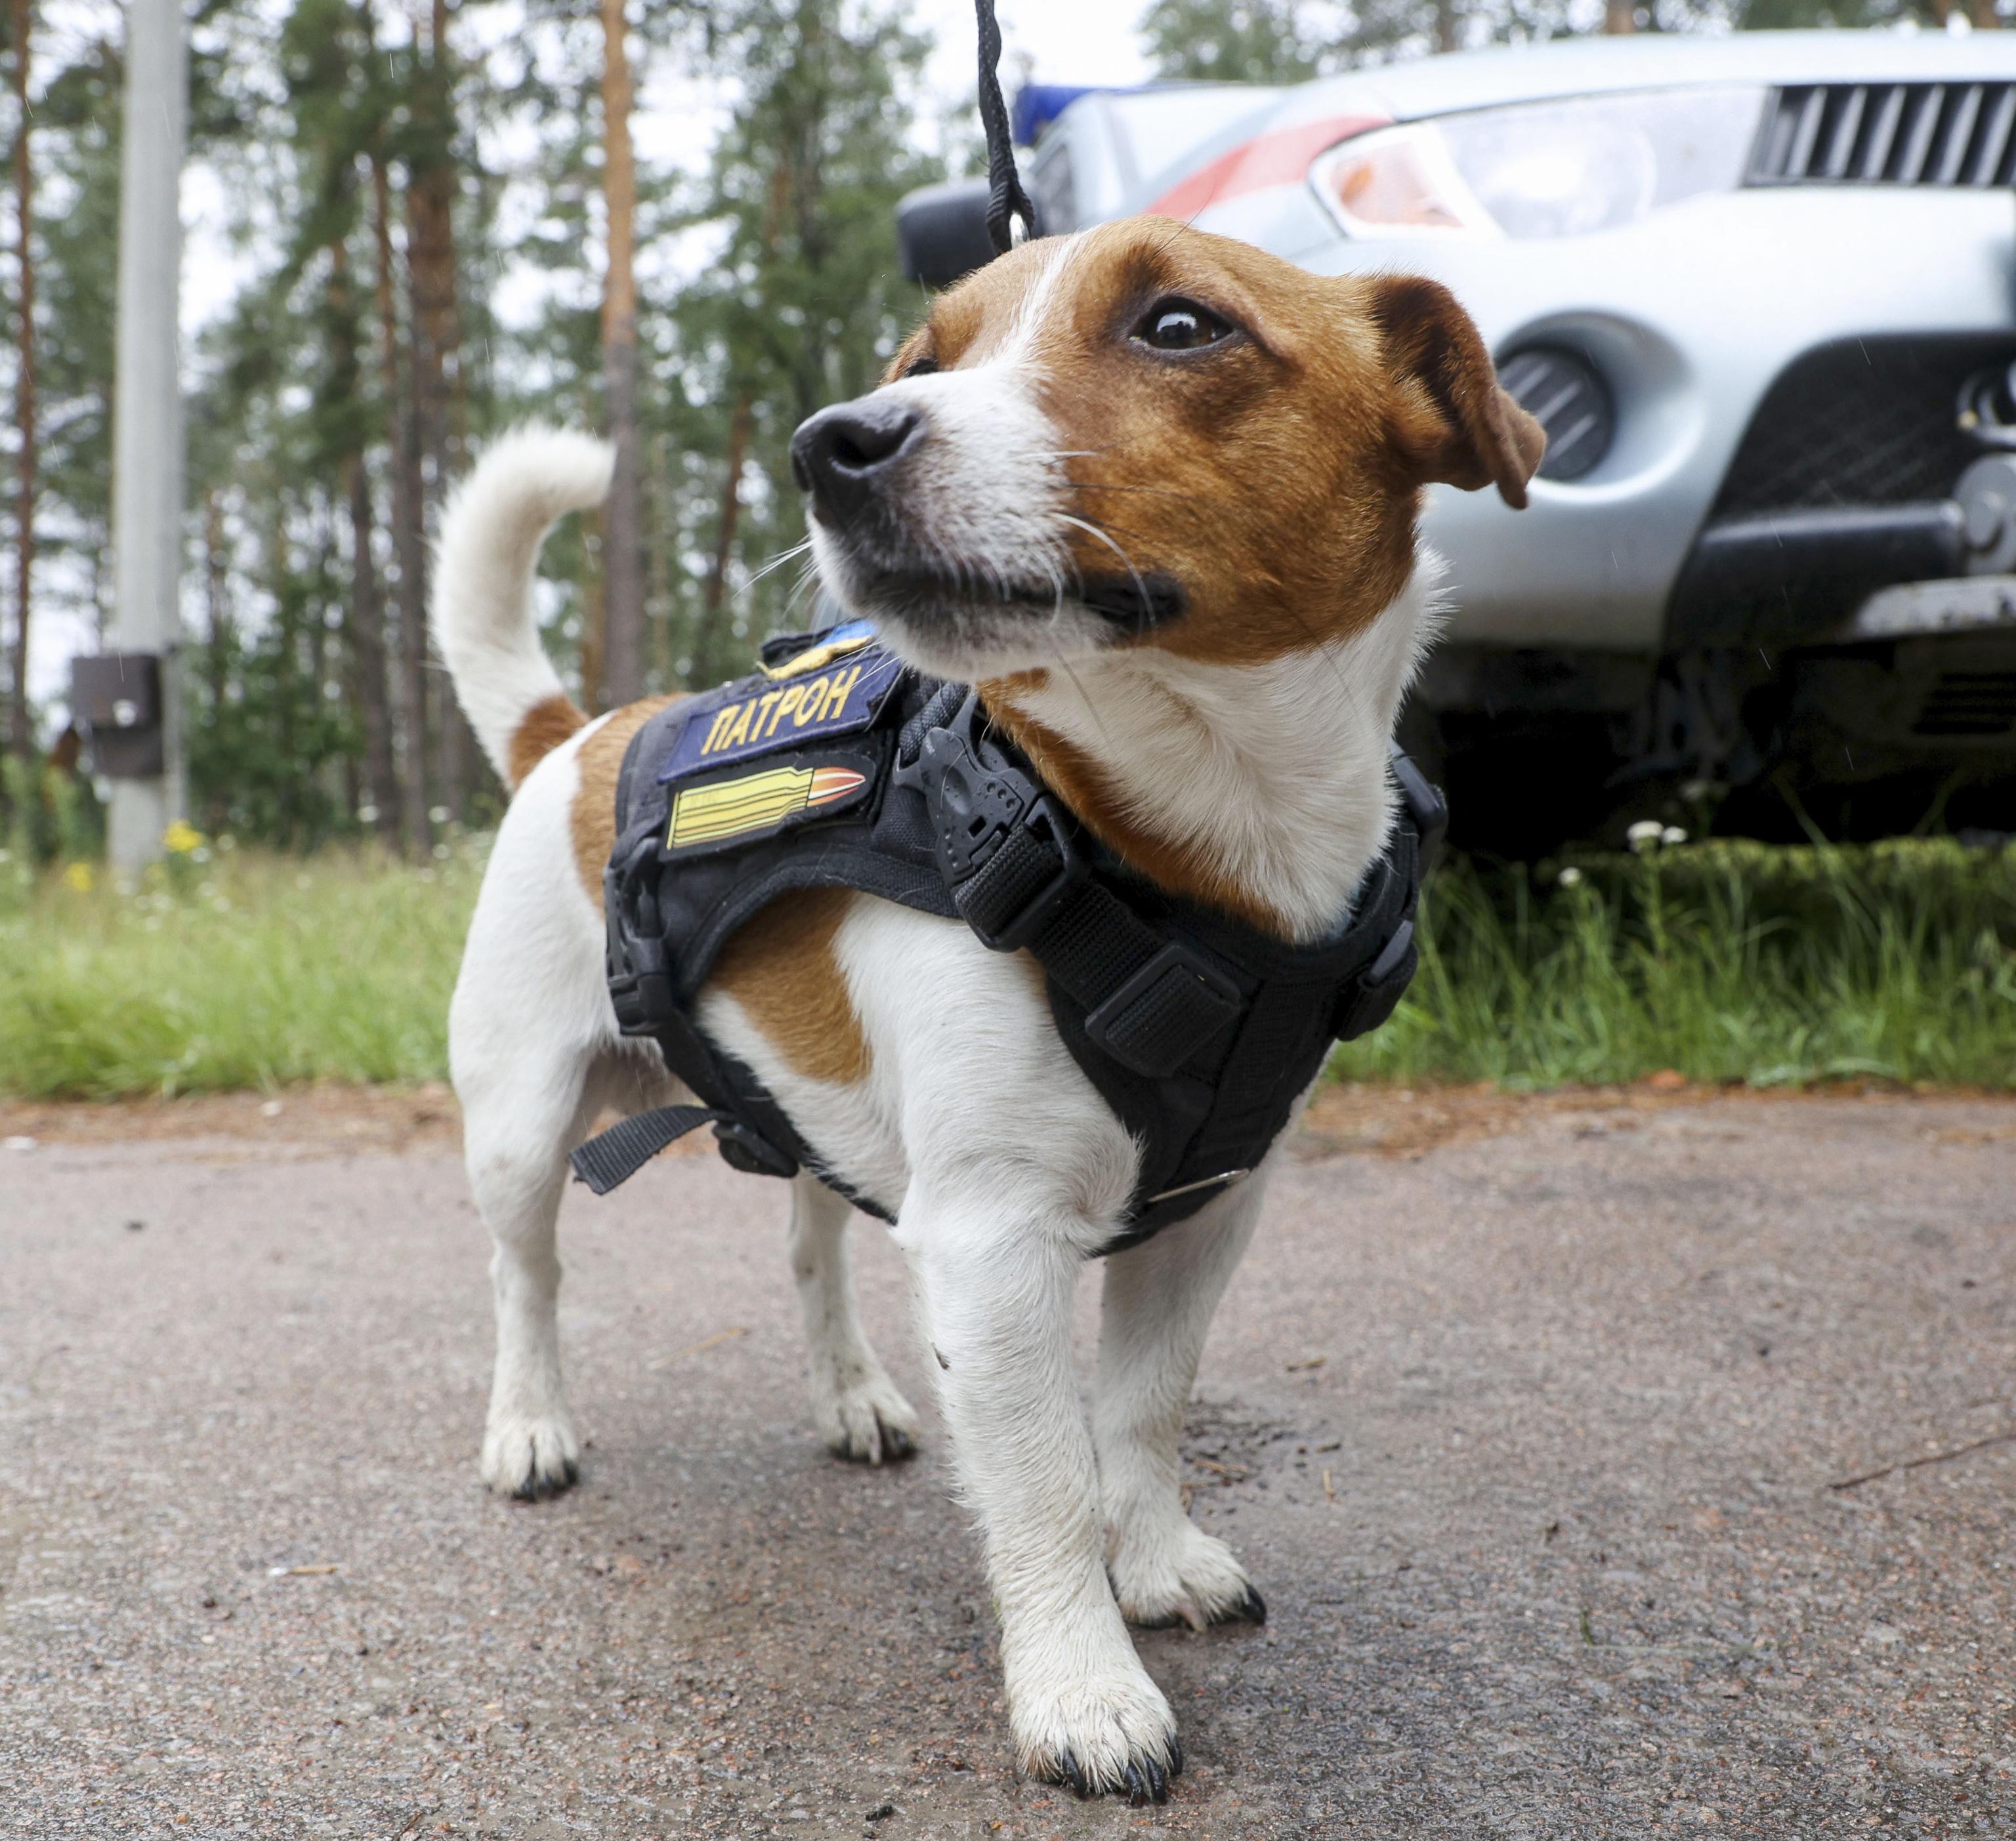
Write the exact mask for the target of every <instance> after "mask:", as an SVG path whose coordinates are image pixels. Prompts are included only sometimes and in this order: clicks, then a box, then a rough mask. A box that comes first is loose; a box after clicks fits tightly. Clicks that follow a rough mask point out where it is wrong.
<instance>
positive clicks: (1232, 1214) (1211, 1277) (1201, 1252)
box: [1093, 1173, 1267, 1630]
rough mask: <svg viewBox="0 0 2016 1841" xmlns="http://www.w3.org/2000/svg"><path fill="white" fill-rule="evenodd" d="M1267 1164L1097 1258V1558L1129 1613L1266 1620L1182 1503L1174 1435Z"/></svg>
mask: <svg viewBox="0 0 2016 1841" xmlns="http://www.w3.org/2000/svg"><path fill="white" fill-rule="evenodd" d="M1264 1182H1265V1175H1264V1173H1262V1174H1255V1175H1254V1176H1251V1177H1249V1178H1247V1180H1246V1181H1244V1182H1243V1183H1241V1184H1240V1185H1237V1187H1236V1188H1233V1190H1232V1191H1231V1192H1229V1193H1228V1194H1226V1195H1225V1196H1221V1197H1219V1199H1217V1200H1215V1201H1214V1202H1212V1203H1209V1204H1208V1205H1207V1206H1205V1207H1204V1208H1202V1209H1200V1210H1198V1211H1197V1214H1193V1215H1192V1216H1191V1217H1190V1219H1189V1220H1187V1221H1179V1222H1178V1223H1176V1224H1175V1225H1174V1226H1172V1227H1168V1228H1164V1229H1163V1230H1162V1231H1161V1232H1160V1233H1159V1234H1157V1235H1155V1236H1154V1239H1150V1240H1148V1241H1146V1242H1143V1244H1142V1245H1140V1246H1136V1247H1132V1248H1130V1249H1129V1250H1127V1251H1126V1252H1125V1253H1115V1254H1114V1255H1113V1256H1112V1257H1111V1258H1109V1259H1108V1260H1107V1262H1106V1292H1105V1300H1104V1311H1103V1318H1102V1321H1101V1323H1100V1338H1099V1384H1098V1390H1097V1393H1096V1398H1095V1402H1094V1405H1093V1440H1094V1442H1095V1443H1096V1446H1097V1448H1098V1451H1099V1474H1100V1494H1101V1496H1102V1498H1103V1501H1104V1504H1105V1508H1106V1523H1107V1567H1108V1570H1110V1571H1111V1574H1112V1577H1113V1586H1114V1593H1115V1595H1116V1596H1117V1597H1118V1599H1119V1601H1120V1609H1121V1611H1122V1612H1123V1613H1125V1615H1126V1616H1127V1619H1128V1620H1129V1622H1130V1623H1139V1624H1147V1625H1150V1626H1158V1625H1162V1624H1168V1623H1177V1622H1179V1621H1180V1622H1183V1623H1188V1624H1190V1625H1191V1626H1193V1627H1194V1628H1197V1629H1198V1630H1201V1629H1203V1628H1204V1626H1205V1625H1206V1624H1208V1623H1223V1622H1226V1621H1227V1620H1229V1619H1233V1618H1238V1617H1245V1618H1251V1619H1252V1620H1254V1621H1255V1622H1256V1623H1259V1622H1263V1621H1265V1618H1266V1615H1267V1610H1266V1606H1265V1605H1264V1604H1263V1603H1262V1601H1261V1598H1260V1595H1259V1594H1258V1592H1257V1591H1255V1590H1254V1589H1253V1586H1252V1584H1251V1581H1250V1580H1248V1579H1247V1577H1246V1572H1245V1569H1244V1567H1242V1566H1240V1563H1239V1562H1238V1561H1237V1559H1234V1558H1233V1554H1232V1550H1231V1548H1229V1547H1227V1546H1226V1544H1225V1543H1224V1542H1223V1541H1220V1540H1218V1539H1216V1538H1215V1537H1213V1536H1211V1535H1209V1534H1205V1533H1204V1531H1203V1530H1202V1529H1201V1528H1199V1527H1197V1526H1196V1525H1195V1524H1194V1523H1193V1522H1192V1521H1191V1520H1190V1517H1189V1516H1188V1515H1186V1513H1185V1512H1184V1511H1183V1494H1182V1483H1181V1479H1180V1478H1179V1476H1178V1474H1177V1464H1178V1453H1177V1449H1176V1445H1177V1440H1178V1438H1179V1436H1180V1435H1181V1433H1182V1431H1183V1408H1184V1407H1185V1405H1186V1404H1187V1403H1188V1401H1189V1399H1190V1387H1191V1385H1192V1383H1193V1382H1194V1381H1195V1380H1196V1379H1197V1358H1198V1357H1199V1355H1200V1354H1201V1353H1202V1352H1203V1349H1204V1334H1205V1332H1206V1331H1207V1330H1208V1329H1209V1328H1210V1327H1211V1313H1212V1312H1213V1311H1215V1310H1216V1309H1217V1308H1218V1303H1219V1299H1220V1298H1221V1297H1222V1296H1224V1294H1225V1288H1226V1283H1227V1282H1228V1281H1229V1279H1230V1278H1231V1277H1232V1273H1233V1267H1236V1266H1237V1264H1239V1260H1240V1255H1241V1254H1243V1253H1244V1252H1245V1250H1246V1246H1247V1241H1248V1240H1249V1239H1251V1237H1252V1232H1253V1223H1254V1221H1255V1217H1256V1216H1257V1215H1258V1212H1259V1206H1260V1191H1261V1188H1262V1185H1263V1184H1264Z"/></svg>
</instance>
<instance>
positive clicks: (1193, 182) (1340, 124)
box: [1147, 115, 1391, 219]
mask: <svg viewBox="0 0 2016 1841" xmlns="http://www.w3.org/2000/svg"><path fill="white" fill-rule="evenodd" d="M1390 125H1391V124H1389V123H1388V121H1387V120H1385V118H1384V117H1382V116H1377V115H1333V116H1330V117H1327V119H1326V120H1322V121H1304V122H1300V123H1298V124H1296V125H1295V126H1294V127H1293V128H1276V129H1275V130H1274V131H1273V133H1272V134H1265V135H1256V136H1255V138H1253V139H1252V140H1250V141H1247V142H1244V143H1242V144H1241V145H1240V146H1237V147H1235V148H1233V149H1232V151H1231V152H1230V153H1221V154H1220V155H1219V156H1218V157H1217V159H1215V160H1213V161H1212V162H1211V164H1209V165H1208V166H1204V167H1199V168H1198V169H1197V171H1195V172H1193V173H1192V174H1190V177H1189V178H1187V179H1182V180H1179V181H1178V182H1177V183H1176V184H1175V185H1172V186H1171V187H1170V188H1169V189H1168V191H1166V192H1164V193H1163V194H1162V196H1161V197H1160V198H1158V199H1157V200H1155V202H1154V203H1153V204H1151V205H1150V206H1149V207H1148V210H1147V215H1148V216H1150V217H1151V218H1184V219H1188V218H1194V217H1195V216H1196V215H1197V214H1198V212H1200V211H1202V210H1208V209H1209V208H1210V207H1211V206H1213V205H1215V204H1222V203H1224V202H1225V201H1226V200H1227V199H1228V198H1237V197H1238V196H1240V194H1241V193H1243V192H1260V191H1264V190H1265V189H1266V188H1267V187H1268V186H1269V185H1292V184H1293V183H1294V182H1295V181H1296V180H1298V179H1299V178H1301V177H1302V175H1303V174H1305V173H1306V172H1307V171H1309V162H1310V161H1311V160H1314V159H1315V158H1316V156H1317V155H1318V154H1319V153H1323V151H1324V150H1325V149H1327V148H1330V147H1334V146H1336V145H1337V142H1339V141H1348V140H1349V139H1350V138H1351V137H1352V135H1362V134H1363V133H1364V132H1365V131H1366V130H1367V129H1368V128H1386V127H1388V126H1390Z"/></svg>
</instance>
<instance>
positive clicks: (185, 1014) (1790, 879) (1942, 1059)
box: [0, 843, 2016, 1098]
mask: <svg viewBox="0 0 2016 1841" xmlns="http://www.w3.org/2000/svg"><path fill="white" fill-rule="evenodd" d="M1572 867H1573V868H1574V870H1575V872H1577V873H1578V874H1579V881H1578V880H1575V879H1574V878H1573V877H1572V876H1571V879H1570V886H1564V885H1563V884H1562V883H1561V880H1560V879H1559V878H1558V876H1557V874H1556V872H1554V871H1553V870H1551V869H1550V870H1549V871H1547V872H1546V873H1544V874H1528V873H1527V872H1522V871H1517V870H1499V871H1486V870H1484V869H1481V868H1477V867H1476V866H1474V865H1467V864H1462V863H1458V864H1455V865H1450V866H1449V867H1446V868H1444V869H1443V870H1442V871H1441V872H1439V873H1438V876H1437V877H1436V878H1435V881H1434V882H1433V883H1432V884H1431V887H1430V890H1429V891H1428V894H1427V898H1426V901H1425V903H1424V908H1423V914H1422V928H1421V934H1422V941H1423V952H1422V964H1421V972H1420V976H1419V978H1418V979H1417V980H1416V982H1415V984H1414V987H1413V990H1412V991H1411V992H1410V993H1409V995H1408V997H1407V999H1406V1001H1405V1002H1404V1003H1403V1004H1402V1006H1401V1008H1400V1009H1399V1012H1397V1013H1396V1014H1395V1017H1394V1019H1393V1020H1392V1021H1391V1023H1388V1026H1387V1027H1385V1028H1384V1030H1381V1031H1380V1032H1379V1033H1378V1034H1377V1035H1375V1036H1373V1037H1370V1038H1368V1039H1367V1040H1366V1041H1363V1042H1359V1043H1354V1044H1352V1045H1348V1047H1346V1048H1343V1049H1341V1050H1340V1051H1339V1052H1338V1055H1337V1062H1336V1064H1335V1065H1336V1069H1337V1072H1338V1073H1341V1074H1344V1075H1347V1076H1349V1077H1354V1078H1357V1079H1361V1080H1380V1081H1406V1082H1410V1083H1426V1082H1431V1081H1497V1082H1499V1083H1501V1084H1505V1085H1507V1086H1552V1085H1558V1084H1564V1083H1569V1082H1580V1081H1590V1082H1604V1081H1630V1080H1634V1079H1636V1078H1638V1077H1640V1076H1642V1075H1644V1074H1646V1073H1651V1072H1653V1071H1654V1070H1659V1069H1664V1068H1674V1069H1677V1070H1679V1071H1680V1072H1682V1073H1685V1074H1687V1075H1689V1076H1690V1077H1694V1078H1695V1079H1697V1080H1703V1081H1748V1082H1749V1083H1751V1084H1755V1085H1760V1086H1761V1085H1773V1084H1794V1083H1803V1082H1810V1081H1826V1080H1832V1079H1853V1078H1858V1077H1859V1078H1876V1079H1880V1080H1884V1081H1899V1082H1906V1083H1910V1082H1932V1083H1936V1084H1942V1085H1968V1086H1982V1087H1993V1088H2016V852H2009V851H2003V852H2000V853H1985V852H1970V851H1966V850H1962V849H1961V848H1960V847H1959V846H1957V845H1956V844H1951V843H1896V844H1888V845H1881V846H1877V847H1874V848H1870V849H1867V850H1767V849H1765V848H1762V847H1758V846H1753V845H1748V844H1741V843H1708V844H1700V845H1687V846H1683V847H1679V848H1677V849H1669V850H1660V851H1658V852H1656V853H1655V854H1652V855H1650V856H1647V857H1644V858H1629V857H1623V858H1617V857H1606V858H1584V859H1582V860H1581V861H1579V862H1578V863H1577V864H1575V865H1573V866H1572ZM480 876H481V852H480V850H477V848H476V847H473V846H472V847H469V848H467V849H465V850H460V851H458V852H456V853H455V854H452V855H451V856H450V857H449V858H448V859H447V860H446V861H442V862H440V863H437V864H436V865H433V866H431V867H430V868H426V869H420V870H416V869H414V868H410V867H409V866H405V865H399V864H396V863H390V862H387V861H384V860H383V859H382V858H377V857H376V856H373V855H369V854H362V853H360V854H339V853H329V854H323V855H322V856H319V857H315V858H309V859H307V860H300V859H295V858H275V857H269V856H255V855H253V854H250V853H233V852H229V851H221V852H219V853H218V854H217V856H216V857H215V858H214V861H207V862H200V861H192V860H190V859H189V858H183V859H182V860H180V861H178V863H177V864H176V865H175V866H174V868H173V869H172V872H170V871H167V870H163V871H157V872H153V875H151V876H149V878H148V879H146V882H145V883H143V884H142V886H141V887H139V889H137V890H128V891H124V892H121V890H117V889H115V888H113V887H110V886H106V883H105V881H104V879H103V876H102V874H101V875H100V876H97V877H96V878H95V879H94V880H95V885H96V886H94V887H92V889H90V890H79V889H77V888H74V887H72V886H69V884H68V883H67V881H66V879H65V878H64V877H63V876H48V877H44V878H42V879H39V880H34V881H31V880H30V879H27V877H26V876H23V875H22V874H21V873H20V871H19V869H18V866H17V865H14V864H12V863H0V1094H8V1095H15V1096H19V1097H25V1098H41V1097H56V1096H65V1095H67V1096H74V1097H77V1098H109V1097H111V1096H113V1095H121V1094H137V1093H178V1092H193V1091H214V1090H218V1089H222V1088H247V1087H251V1088H263V1087H277V1086H283V1085H286V1084H291V1083H293V1082H297V1081H310V1080H338V1081H422V1080H437V1079H440V1078H441V1077H443V1075H444V1073H445V1066H446V1044H445V1034H446V1030H445V1024H446V1017H447V1012H448V995H449V993H450V991H452V989H453V987H454V983H455V967H456V965H457V962H458V961H459V958H460V955H461V951H462V940H463V933H464V930H465V929H466V926H467V922H468V915H469V909H470V904H471V902H472V901H473V899H474V897H475V892H476V886H477V881H478V879H479V878H480Z"/></svg>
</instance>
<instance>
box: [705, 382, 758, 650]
mask: <svg viewBox="0 0 2016 1841" xmlns="http://www.w3.org/2000/svg"><path fill="white" fill-rule="evenodd" d="M755 425H756V406H755V402H754V398H753V397H751V394H750V393H749V391H748V390H746V389H744V390H742V391H741V392H740V394H738V395H737V396H736V399H735V412H734V414H733V415H732V416H731V417H730V418H729V423H728V474H727V477H726V478H725V479H724V480H722V483H721V522H720V523H719V525H718V527H717V528H716V530H715V540H714V555H713V556H712V557H711V559H709V561H708V563H707V582H706V584H705V586H704V588H702V589H701V591H700V627H699V630H698V631H697V632H695V634H694V635H693V678H694V681H695V682H696V684H703V685H704V684H711V683H712V682H713V681H714V678H713V675H712V674H713V671H714V654H715V641H716V638H717V636H718V633H719V631H720V627H721V610H722V604H723V603H724V602H725V600H726V599H727V594H728V565H729V563H730V562H731V561H732V560H733V558H734V555H735V533H736V527H737V526H738V525H740V523H741V521H742V468H743V463H744V462H746V461H747V459H748V458H749V437H750V434H751V432H752V430H754V427H755Z"/></svg>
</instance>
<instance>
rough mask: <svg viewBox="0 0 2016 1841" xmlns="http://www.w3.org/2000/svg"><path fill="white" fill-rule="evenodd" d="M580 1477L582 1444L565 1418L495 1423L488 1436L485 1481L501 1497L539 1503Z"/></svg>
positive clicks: (517, 1418)
mask: <svg viewBox="0 0 2016 1841" xmlns="http://www.w3.org/2000/svg"><path fill="white" fill-rule="evenodd" d="M580 1476H581V1444H580V1441H579V1440H577V1439H576V1438H575V1436H574V1427H573V1426H571V1425H570V1424H569V1423H568V1422H567V1417H566V1415H564V1414H555V1415H549V1416H547V1417H544V1418H538V1419H535V1418H531V1417H527V1416H525V1415H519V1414H508V1415H503V1416H502V1417H499V1418H495V1419H491V1422H490V1426H489V1429H488V1430H487V1431H486V1432H485V1433H484V1436H483V1480H484V1482H485V1483H488V1485H489V1486H490V1488H491V1492H492V1493H493V1494H496V1495H499V1496H516V1497H517V1498H520V1500H521V1501H527V1502H531V1501H537V1500H538V1498H540V1497H542V1496H557V1495H558V1494H560V1491H561V1490H564V1489H568V1488H571V1487H572V1486H573V1485H574V1483H576V1482H577V1481H578V1480H579V1479H580Z"/></svg>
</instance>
